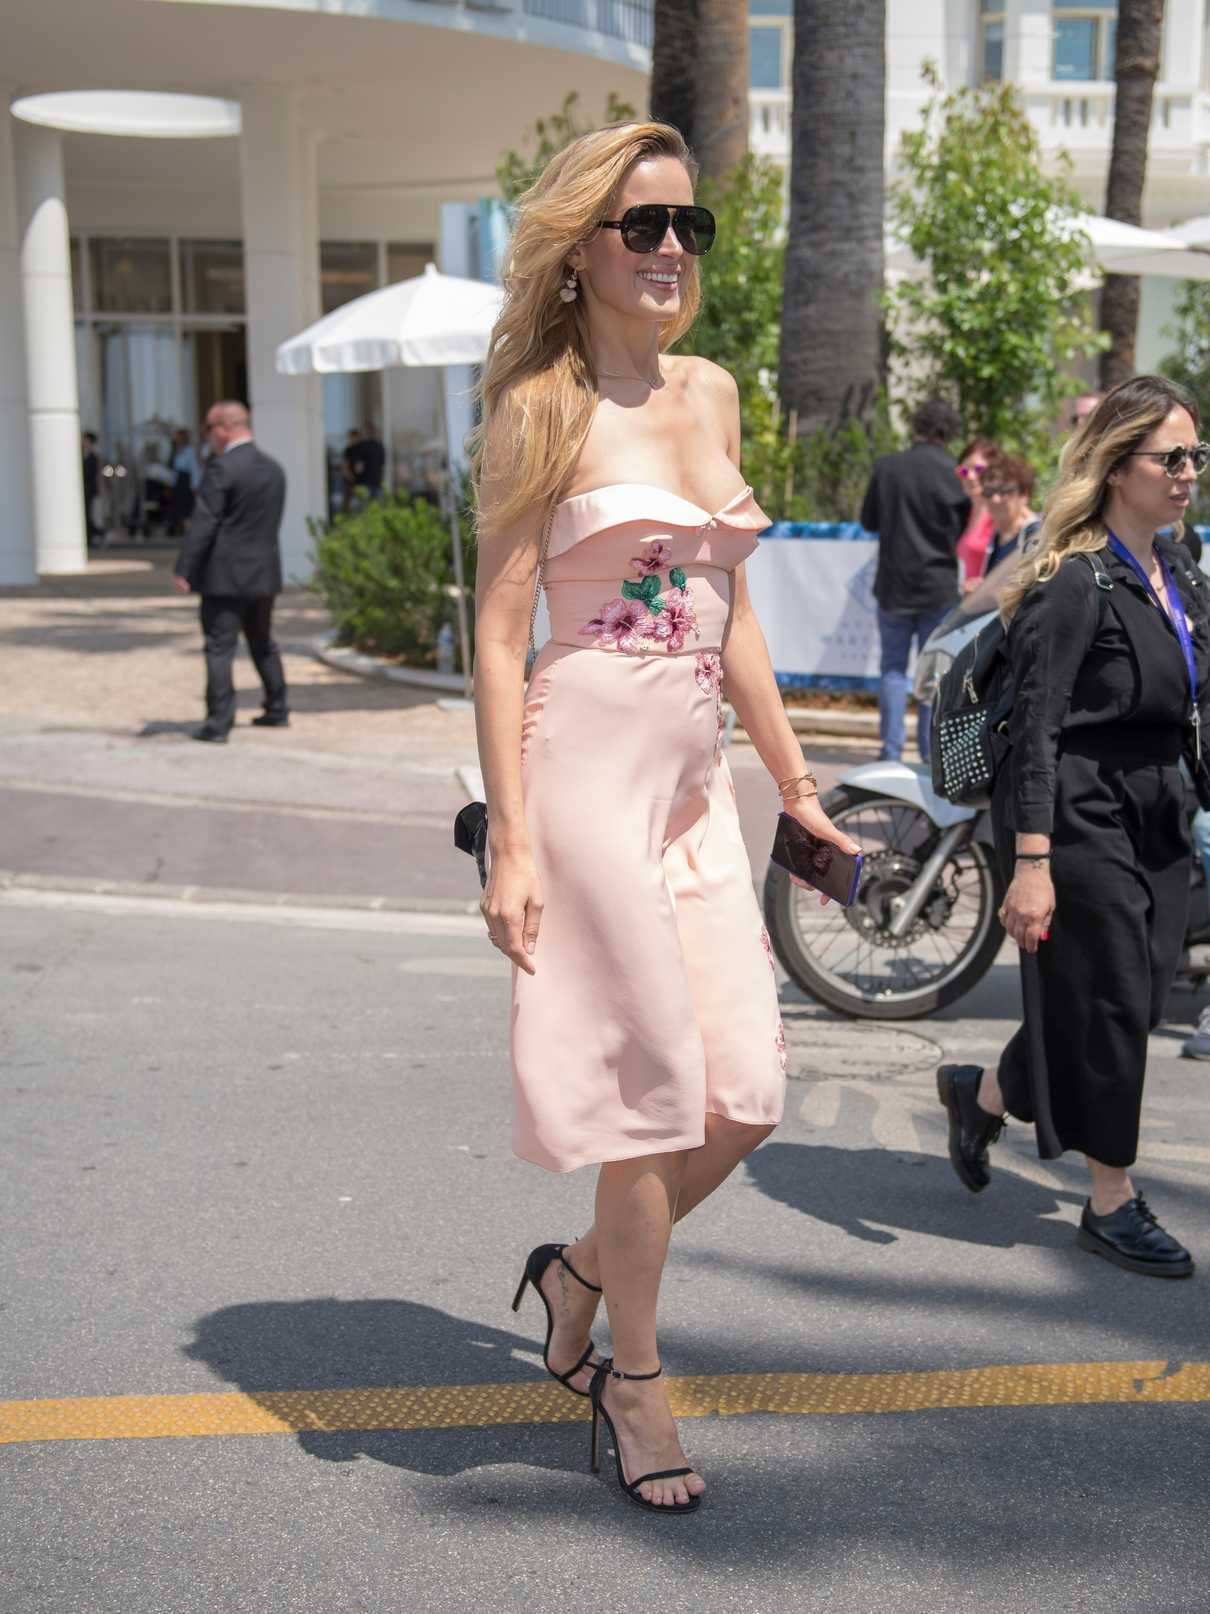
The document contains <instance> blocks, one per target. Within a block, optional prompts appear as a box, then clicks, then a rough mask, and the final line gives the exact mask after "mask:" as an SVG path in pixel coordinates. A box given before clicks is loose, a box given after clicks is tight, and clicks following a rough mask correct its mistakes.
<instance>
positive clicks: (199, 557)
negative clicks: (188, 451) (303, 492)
mask: <svg viewBox="0 0 1210 1614" xmlns="http://www.w3.org/2000/svg"><path fill="white" fill-rule="evenodd" d="M285 502H286V473H285V472H284V471H283V470H282V468H281V466H280V465H279V464H278V463H277V461H276V460H274V459H270V458H269V456H268V454H262V453H261V451H260V449H259V448H257V446H256V444H255V443H252V442H247V443H239V444H237V445H236V446H235V447H234V448H229V449H228V450H227V452H226V453H225V454H216V455H214V457H213V458H212V459H211V460H210V461H209V462H208V464H207V466H206V470H205V474H204V475H203V477H202V485H201V487H199V488H198V490H197V500H196V502H195V504H194V507H193V517H192V519H191V521H190V523H189V531H188V533H187V534H186V535H185V541H184V543H183V544H182V545H181V552H180V554H179V555H178V556H177V563H176V573H177V576H178V577H183V578H184V579H185V581H186V582H187V583H189V585H190V586H191V587H192V588H193V590H194V592H195V593H197V594H226V595H235V596H237V597H239V598H241V599H263V598H265V597H266V596H269V595H273V594H278V593H280V592H281V586H282V575H281V550H280V548H279V547H278V540H277V533H278V528H279V527H280V526H281V515H282V507H283V505H284V504H285Z"/></svg>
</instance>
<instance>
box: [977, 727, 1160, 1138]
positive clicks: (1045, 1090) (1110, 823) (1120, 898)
mask: <svg viewBox="0 0 1210 1614" xmlns="http://www.w3.org/2000/svg"><path fill="white" fill-rule="evenodd" d="M1088 750H1089V751H1090V752H1092V753H1093V754H1083V755H1082V754H1080V753H1079V751H1078V749H1077V748H1076V747H1075V746H1072V747H1071V748H1068V749H1065V750H1064V751H1063V752H1062V754H1061V755H1060V758H1059V765H1058V778H1057V791H1056V798H1055V823H1054V834H1053V836H1052V841H1051V845H1052V861H1051V873H1052V877H1053V880H1054V886H1055V914H1054V919H1053V920H1052V921H1051V926H1050V940H1049V941H1044V942H1042V943H1041V944H1040V945H1039V947H1038V952H1037V954H1036V957H1035V958H1029V957H1028V956H1027V955H1026V954H1024V953H1022V955H1021V968H1022V975H1023V986H1024V988H1025V990H1024V994H1023V995H1024V998H1025V1012H1026V1019H1025V1023H1024V1024H1023V1025H1022V1026H1021V1027H1020V1028H1019V1029H1018V1031H1017V1032H1016V1033H1015V1035H1014V1036H1013V1037H1012V1039H1011V1041H1010V1042H1009V1044H1008V1046H1007V1047H1006V1048H1005V1050H1004V1053H1003V1055H1002V1056H1001V1060H1000V1070H999V1076H1000V1087H1001V1090H1002V1091H1003V1094H1004V1102H1005V1106H1006V1108H1007V1109H1008V1112H1009V1114H1010V1115H1014V1116H1016V1117H1017V1119H1018V1120H1021V1121H1028V1122H1032V1123H1034V1124H1035V1125H1036V1127H1037V1132H1038V1152H1039V1154H1040V1155H1041V1156H1042V1158H1043V1159H1051V1158H1054V1157H1055V1156H1057V1155H1059V1154H1062V1153H1063V1152H1064V1151H1065V1150H1067V1149H1077V1150H1080V1151H1081V1152H1082V1153H1084V1154H1087V1155H1091V1156H1092V1158H1093V1159H1094V1160H1098V1161H1100V1162H1101V1163H1102V1164H1103V1165H1107V1166H1129V1165H1132V1164H1133V1162H1134V1159H1135V1156H1136V1154H1137V1152H1138V1141H1139V1115H1140V1111H1141V1108H1142V1102H1143V1079H1144V1076H1145V1073H1146V1068H1147V1036H1148V1033H1149V1032H1150V1031H1151V1030H1153V1029H1154V1027H1155V1026H1156V1025H1158V1024H1159V1021H1160V1019H1161V1017H1162V1015H1163V1013H1164V1005H1165V1003H1166V1001H1167V998H1168V993H1169V990H1170V988H1171V986H1172V980H1173V977H1174V975H1175V974H1176V968H1177V965H1178V963H1179V962H1180V957H1181V952H1182V949H1183V946H1184V939H1185V925H1186V919H1187V915H1188V908H1189V871H1190V857H1191V851H1190V840H1189V827H1188V821H1187V812H1186V805H1185V789H1184V784H1183V781H1182V777H1181V773H1180V770H1179V768H1178V767H1177V766H1176V763H1175V758H1174V759H1173V760H1172V761H1170V762H1162V763H1160V762H1154V761H1147V762H1140V761H1138V760H1137V759H1132V758H1130V757H1128V756H1118V757H1114V756H1113V755H1112V753H1111V752H1110V751H1109V750H1108V748H1106V747H1097V746H1089V747H1088ZM1098 751H1099V753H1100V754H1096V753H1097V752H1098ZM1003 771H1004V773H1007V772H1008V771H1009V770H1008V769H1005V770H1003ZM998 783H999V784H1001V785H1002V786H1006V785H1007V781H1004V780H1002V781H998ZM1008 805H1009V804H1008V801H1007V789H1006V788H998V789H997V792H996V798H995V802H994V804H993V812H994V818H995V830H996V845H997V850H998V853H999V857H1000V862H1001V865H1002V867H1003V869H1004V872H1005V877H1006V878H1011V876H1012V862H1013V851H1014V846H1015V839H1014V836H1013V833H1012V831H1011V829H1010V827H1009V824H1008ZM1031 972H1034V973H1033V978H1032V979H1031V978H1030V975H1031ZM1047 1111H1049V1115H1048V1114H1047Z"/></svg>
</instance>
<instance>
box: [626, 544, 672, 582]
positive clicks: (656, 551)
mask: <svg viewBox="0 0 1210 1614" xmlns="http://www.w3.org/2000/svg"><path fill="white" fill-rule="evenodd" d="M671 553H672V545H671V544H666V543H664V542H663V541H662V540H661V541H660V542H659V543H656V544H651V545H650V546H649V547H648V549H647V551H646V553H645V554H642V555H631V557H630V564H631V565H632V566H633V567H634V569H635V571H636V572H637V573H638V575H639V576H640V577H654V576H655V574H656V573H657V572H662V571H663V570H664V566H665V564H666V562H667V560H668V556H669V555H670V554H671Z"/></svg>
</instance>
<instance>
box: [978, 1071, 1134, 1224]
mask: <svg viewBox="0 0 1210 1614" xmlns="http://www.w3.org/2000/svg"><path fill="white" fill-rule="evenodd" d="M977 1097H978V1104H979V1108H980V1109H981V1110H987V1111H988V1113H989V1114H991V1115H1003V1113H1004V1095H1003V1094H1002V1093H1001V1091H1000V1083H999V1081H998V1080H997V1072H996V1070H995V1068H994V1067H993V1068H991V1069H990V1070H985V1071H984V1072H983V1076H982V1079H981V1080H980V1082H979V1092H978V1095H977ZM1084 1158H1085V1160H1086V1161H1087V1162H1088V1175H1089V1176H1090V1177H1091V1178H1092V1209H1093V1214H1094V1215H1095V1216H1112V1214H1113V1212H1114V1211H1115V1210H1119V1209H1120V1208H1121V1207H1122V1206H1123V1205H1125V1204H1126V1202H1127V1200H1131V1199H1133V1198H1134V1184H1133V1183H1132V1182H1131V1180H1130V1173H1129V1172H1128V1171H1127V1170H1126V1168H1125V1167H1124V1166H1106V1165H1103V1164H1102V1163H1101V1161H1099V1160H1094V1159H1093V1158H1092V1156H1091V1155H1090V1154H1089V1155H1085V1156H1084Z"/></svg>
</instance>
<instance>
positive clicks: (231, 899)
mask: <svg viewBox="0 0 1210 1614" xmlns="http://www.w3.org/2000/svg"><path fill="white" fill-rule="evenodd" d="M472 872H473V870H472ZM3 891H64V892H69V893H75V894H76V895H83V896H89V897H158V898H160V899H161V900H162V901H165V902H189V903H194V904H197V905H205V904H209V903H235V904H237V905H241V906H246V907H256V908H312V909H314V908H322V909H330V910H333V911H337V912H339V911H343V912H346V913H428V914H457V915H458V916H459V917H460V918H466V917H467V916H468V915H472V916H473V917H474V918H476V919H478V918H479V917H480V913H479V903H478V901H477V900H476V901H470V900H469V899H468V900H467V901H465V902H464V901H463V900H462V899H461V898H460V897H358V896H344V895H342V896H316V895H314V894H310V893H305V892H283V891H249V890H227V889H224V888H223V887H221V886H207V885H151V884H150V883H148V882H147V881H144V880H94V879H89V878H87V877H78V876H73V875H66V874H63V875H60V874H21V873H19V872H17V871H16V870H15V869H0V892H3Z"/></svg>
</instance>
